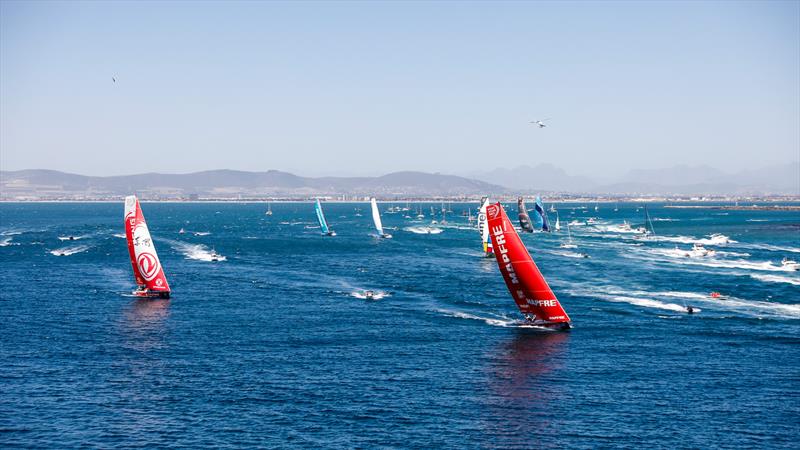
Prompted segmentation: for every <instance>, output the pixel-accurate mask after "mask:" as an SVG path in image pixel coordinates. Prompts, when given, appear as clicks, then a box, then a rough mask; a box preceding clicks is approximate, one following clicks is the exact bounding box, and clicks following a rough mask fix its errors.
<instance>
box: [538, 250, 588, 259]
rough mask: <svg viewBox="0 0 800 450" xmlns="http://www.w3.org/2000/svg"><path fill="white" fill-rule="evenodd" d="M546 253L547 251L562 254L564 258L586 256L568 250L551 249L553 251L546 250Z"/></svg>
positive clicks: (581, 257)
mask: <svg viewBox="0 0 800 450" xmlns="http://www.w3.org/2000/svg"><path fill="white" fill-rule="evenodd" d="M546 253H549V254H551V255H558V256H564V257H566V258H580V259H584V258H586V255H584V254H582V253H576V252H570V251H567V250H553V251H548V252H546Z"/></svg>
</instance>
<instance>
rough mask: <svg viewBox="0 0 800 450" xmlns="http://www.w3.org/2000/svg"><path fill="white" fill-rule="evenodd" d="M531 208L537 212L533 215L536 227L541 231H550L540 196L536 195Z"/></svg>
mask: <svg viewBox="0 0 800 450" xmlns="http://www.w3.org/2000/svg"><path fill="white" fill-rule="evenodd" d="M533 209H534V211H536V214H537V215H536V216H535V222H536V228H538V229H541V230H542V231H550V223H549V222H548V221H547V214H546V213H545V212H544V204H542V198H541V197H538V196H537V197H536V203H535V204H534V205H533Z"/></svg>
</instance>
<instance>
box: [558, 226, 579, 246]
mask: <svg viewBox="0 0 800 450" xmlns="http://www.w3.org/2000/svg"><path fill="white" fill-rule="evenodd" d="M559 247H561V248H578V246H577V245H575V244H574V243H573V242H572V232H570V231H569V223H567V242H565V243H562V244H561V245H559Z"/></svg>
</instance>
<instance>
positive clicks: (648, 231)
mask: <svg viewBox="0 0 800 450" xmlns="http://www.w3.org/2000/svg"><path fill="white" fill-rule="evenodd" d="M648 225H649V228H648ZM636 232H638V233H641V234H642V236H635V237H640V238H646V237H649V236H655V235H656V229H655V228H653V221H652V220H651V219H650V213H649V212H648V211H647V205H644V226H641V227H637V228H636Z"/></svg>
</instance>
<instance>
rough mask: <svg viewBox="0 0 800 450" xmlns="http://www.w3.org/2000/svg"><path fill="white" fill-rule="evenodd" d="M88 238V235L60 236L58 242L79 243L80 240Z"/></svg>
mask: <svg viewBox="0 0 800 450" xmlns="http://www.w3.org/2000/svg"><path fill="white" fill-rule="evenodd" d="M88 237H89V235H88V234H85V235H82V236H59V237H58V240H59V241H77V240H80V239H86V238H88Z"/></svg>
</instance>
